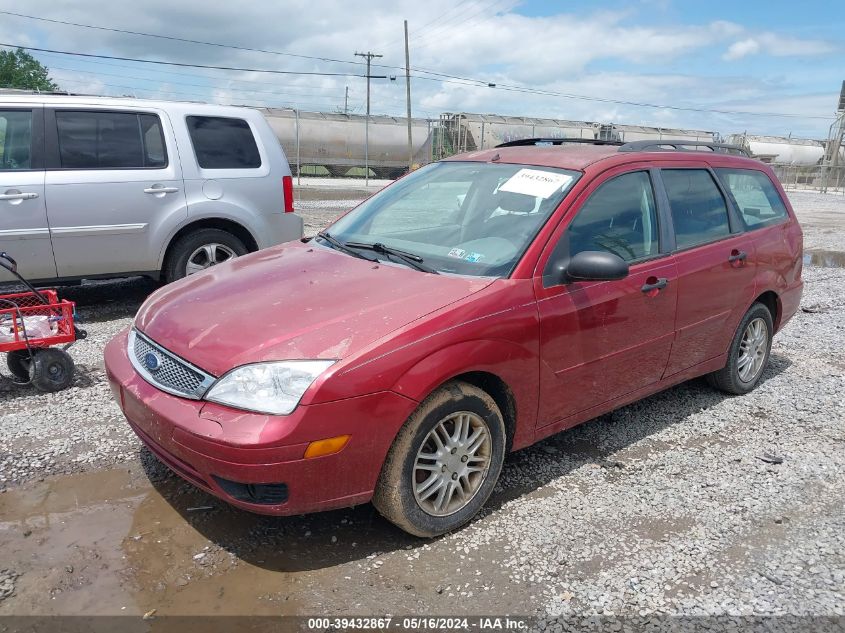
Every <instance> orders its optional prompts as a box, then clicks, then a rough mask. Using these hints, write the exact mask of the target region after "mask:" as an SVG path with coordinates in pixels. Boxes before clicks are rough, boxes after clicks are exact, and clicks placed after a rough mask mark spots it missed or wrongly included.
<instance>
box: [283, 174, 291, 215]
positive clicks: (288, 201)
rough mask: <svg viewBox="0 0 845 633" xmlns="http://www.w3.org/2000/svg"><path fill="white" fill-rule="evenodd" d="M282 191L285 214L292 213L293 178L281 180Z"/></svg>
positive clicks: (286, 177)
mask: <svg viewBox="0 0 845 633" xmlns="http://www.w3.org/2000/svg"><path fill="white" fill-rule="evenodd" d="M282 190H283V191H284V195H285V213H293V176H285V177H284V178H282Z"/></svg>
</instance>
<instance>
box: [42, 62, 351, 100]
mask: <svg viewBox="0 0 845 633" xmlns="http://www.w3.org/2000/svg"><path fill="white" fill-rule="evenodd" d="M50 70H62V71H65V72H71V73H82V74H84V75H95V76H97V77H100V76H102V77H118V78H121V79H134V80H136V81H153V82H158V83H162V80H161V79H156V78H152V77H133V76H131V75H118V74H116V73H104V72H101V71H94V70H83V69H79V68H64V67H62V66H51V67H50ZM223 81H227V80H225V79H224V80H223ZM166 83H169V84H176V85H178V86H191V87H194V88H207V89H209V90H215V89H222V90H235V91H237V92H243V93H250V94H269V95H277V96H281V97H312V98H316V99H332V100H337V96H328V95H326V94H313V93H299V94H295V93H293V94H292V93H289V92H279V91H278V90H256V89H254V88H235V87H232V86H225V87H220V86H214V85H206V84H197V83H189V82H187V81H173V80H169V79H168V80H166Z"/></svg>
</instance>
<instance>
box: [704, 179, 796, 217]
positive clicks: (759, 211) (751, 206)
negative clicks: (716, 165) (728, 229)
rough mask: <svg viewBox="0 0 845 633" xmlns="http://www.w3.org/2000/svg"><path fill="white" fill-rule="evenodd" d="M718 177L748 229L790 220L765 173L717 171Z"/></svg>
mask: <svg viewBox="0 0 845 633" xmlns="http://www.w3.org/2000/svg"><path fill="white" fill-rule="evenodd" d="M716 174H717V175H718V176H719V179H720V180H721V181H722V184H723V185H724V186H725V189H727V190H728V194H729V195H730V196H731V198H732V199H733V203H734V205H735V206H736V208H737V209H739V212H740V213H741V214H742V219H743V221H744V222H745V226H746V227H747V228H749V229H754V228H759V227H763V226H768V225H770V224H777V223H778V222H780V221H781V220H784V219H785V218H786V217H787V212H786V206H785V205H784V204H783V200H781V198H780V195H779V194H778V192H777V189H775V186H774V185H773V184H772V181H771V180H769V177H768V176H767V175H766V174H764V173H763V172H761V171H756V170H754V169H717V170H716Z"/></svg>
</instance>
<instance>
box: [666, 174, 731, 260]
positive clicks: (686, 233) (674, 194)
mask: <svg viewBox="0 0 845 633" xmlns="http://www.w3.org/2000/svg"><path fill="white" fill-rule="evenodd" d="M661 175H662V177H663V184H664V185H665V187H666V195H667V196H668V197H669V207H670V208H671V210H672V223H673V224H674V226H675V241H676V243H677V247H678V248H679V249H683V248H689V247H691V246H696V245H697V244H704V243H706V242H713V241H716V240H720V239H722V238H724V237H727V236H729V235H730V234H731V228H730V224H729V222H728V207H727V205H726V204H725V199H724V198H723V197H722V193H721V192H720V191H719V187H718V186H717V185H716V182H715V181H714V180H713V177H712V176H711V175H710V172H709V171H707V170H706V169H664V170H662V171H661Z"/></svg>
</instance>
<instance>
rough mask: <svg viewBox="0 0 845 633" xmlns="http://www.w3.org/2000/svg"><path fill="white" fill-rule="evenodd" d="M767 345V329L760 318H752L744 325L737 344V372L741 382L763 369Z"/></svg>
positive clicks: (755, 376)
mask: <svg viewBox="0 0 845 633" xmlns="http://www.w3.org/2000/svg"><path fill="white" fill-rule="evenodd" d="M768 345H769V331H768V328H767V327H766V322H765V321H763V319H761V318H759V317H758V318H756V319H753V320H752V321H750V322H749V323H748V325H747V326H746V327H745V332H743V334H742V342H740V344H739V360H738V361H737V372H738V374H739V379H740V380H742V381H743V382H752V381H753V380H755V379H756V378H757V376H758V375H759V373H760V371H761V370H762V369H763V362H764V361H765V360H766V351H767V350H768Z"/></svg>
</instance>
